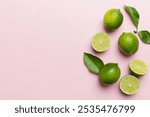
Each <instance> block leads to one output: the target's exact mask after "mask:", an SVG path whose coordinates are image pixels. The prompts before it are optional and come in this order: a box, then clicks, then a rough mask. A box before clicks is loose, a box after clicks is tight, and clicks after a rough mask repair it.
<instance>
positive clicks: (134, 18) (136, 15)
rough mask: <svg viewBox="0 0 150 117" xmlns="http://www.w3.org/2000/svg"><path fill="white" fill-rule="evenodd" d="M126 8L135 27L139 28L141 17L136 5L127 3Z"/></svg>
mask: <svg viewBox="0 0 150 117" xmlns="http://www.w3.org/2000/svg"><path fill="white" fill-rule="evenodd" d="M124 9H125V10H126V12H127V13H128V14H129V16H130V18H131V20H132V22H133V24H134V25H135V27H136V28H138V24H139V18H140V15H139V13H138V11H137V10H136V9H135V8H134V7H131V6H126V5H125V6H124Z"/></svg>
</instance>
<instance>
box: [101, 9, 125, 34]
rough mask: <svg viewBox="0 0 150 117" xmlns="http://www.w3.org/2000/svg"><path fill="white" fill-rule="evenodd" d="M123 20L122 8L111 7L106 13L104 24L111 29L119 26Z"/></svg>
mask: <svg viewBox="0 0 150 117" xmlns="http://www.w3.org/2000/svg"><path fill="white" fill-rule="evenodd" d="M122 22H123V15H122V13H121V12H120V9H110V10H108V11H107V12H106V13H105V15H104V26H105V28H106V29H107V30H109V31H113V30H115V29H117V28H119V27H120V25H121V24H122Z"/></svg>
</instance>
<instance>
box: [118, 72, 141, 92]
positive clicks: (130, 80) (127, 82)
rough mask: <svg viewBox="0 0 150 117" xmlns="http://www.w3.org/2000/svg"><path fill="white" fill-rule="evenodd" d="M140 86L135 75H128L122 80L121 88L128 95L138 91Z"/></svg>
mask: <svg viewBox="0 0 150 117" xmlns="http://www.w3.org/2000/svg"><path fill="white" fill-rule="evenodd" d="M139 88H140V82H139V80H138V79H137V78H136V77H135V76H133V75H126V76H124V77H123V78H122V79H121V81H120V89H121V91H122V92H123V93H125V94H127V95H132V94H135V93H137V91H138V90H139Z"/></svg>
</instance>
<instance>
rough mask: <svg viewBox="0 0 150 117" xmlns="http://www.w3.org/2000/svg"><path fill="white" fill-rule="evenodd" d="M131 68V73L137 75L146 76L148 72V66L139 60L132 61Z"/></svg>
mask: <svg viewBox="0 0 150 117" xmlns="http://www.w3.org/2000/svg"><path fill="white" fill-rule="evenodd" d="M129 67H130V69H131V71H132V72H133V73H134V74H136V75H144V74H146V72H147V71H148V67H147V65H146V64H145V63H144V62H143V61H141V60H138V59H135V60H132V61H131V62H130V63H129Z"/></svg>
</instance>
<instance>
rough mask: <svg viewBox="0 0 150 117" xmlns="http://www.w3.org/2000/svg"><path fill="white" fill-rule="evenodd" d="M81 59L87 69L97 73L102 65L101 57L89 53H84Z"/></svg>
mask: <svg viewBox="0 0 150 117" xmlns="http://www.w3.org/2000/svg"><path fill="white" fill-rule="evenodd" d="M83 60H84V64H85V65H86V67H87V68H88V70H89V71H90V72H92V73H95V74H99V71H100V69H101V68H102V67H103V66H104V63H103V61H102V60H101V59H99V58H98V57H96V56H93V55H91V54H89V53H84V56H83Z"/></svg>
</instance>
